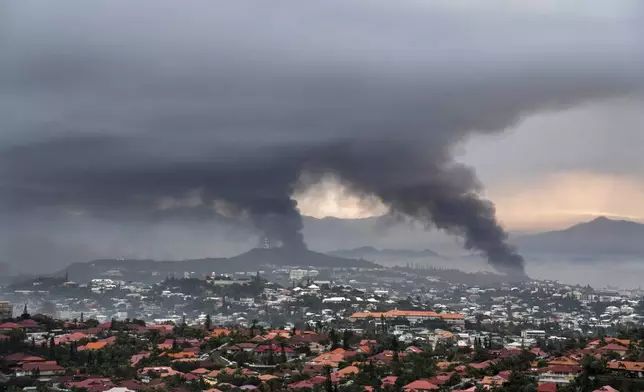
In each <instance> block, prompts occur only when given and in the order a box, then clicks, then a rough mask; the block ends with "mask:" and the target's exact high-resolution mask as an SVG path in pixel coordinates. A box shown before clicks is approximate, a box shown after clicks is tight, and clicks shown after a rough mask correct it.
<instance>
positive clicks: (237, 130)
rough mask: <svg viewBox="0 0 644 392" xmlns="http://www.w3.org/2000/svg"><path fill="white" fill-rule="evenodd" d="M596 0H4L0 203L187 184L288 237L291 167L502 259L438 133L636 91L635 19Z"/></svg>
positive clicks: (102, 205) (161, 193) (506, 256)
mask: <svg viewBox="0 0 644 392" xmlns="http://www.w3.org/2000/svg"><path fill="white" fill-rule="evenodd" d="M504 3H505V4H504ZM528 4H531V5H534V4H538V3H537V2H534V3H533V2H529V3H528ZM571 4H572V2H571ZM586 4H587V9H588V10H592V9H594V8H593V7H595V5H597V6H599V4H600V3H599V2H597V3H593V2H590V3H586ZM612 4H613V5H612V6H611V7H610V8H609V9H607V10H604V11H603V12H597V13H593V12H587V13H586V14H580V13H578V12H570V11H569V9H567V8H566V9H563V8H564V6H563V5H562V6H561V8H562V9H557V8H554V9H545V10H539V9H537V10H535V9H532V8H526V9H524V8H522V7H520V6H516V5H508V4H507V2H503V1H490V2H486V5H487V6H486V7H483V6H481V5H478V6H475V5H472V4H469V3H467V2H464V1H444V2H443V1H437V2H420V1H411V0H410V1H402V2H401V1H397V2H385V1H325V2H318V3H315V4H311V2H307V3H304V2H301V1H282V2H277V3H275V2H271V3H269V2H261V1H235V2H223V1H222V2H220V1H208V2H206V1H188V2H169V1H158V0H157V1H135V2H131V1H109V2H108V1H105V2H102V3H100V4H96V3H94V4H88V3H87V2H83V1H67V0H63V1H57V2H55V3H41V2H30V1H10V2H9V3H8V6H7V7H6V8H7V10H8V12H4V13H3V14H4V15H3V16H0V18H2V19H1V20H0V25H3V26H4V27H2V29H4V31H3V32H2V33H3V34H0V47H2V48H3V53H4V55H3V56H2V58H0V86H2V88H1V89H0V132H1V134H0V143H2V144H0V201H1V205H0V208H2V211H3V212H4V213H6V214H9V213H13V214H16V213H17V214H27V213H29V212H30V211H33V209H34V208H36V207H51V208H61V207H64V208H68V209H78V210H82V211H85V212H86V213H87V214H91V215H92V216H97V217H102V218H104V219H120V220H127V219H134V218H135V217H136V216H141V217H147V216H149V215H151V214H158V203H159V200H160V199H162V198H168V197H174V198H181V197H184V196H185V195H186V194H187V193H188V192H190V191H192V190H194V189H199V190H201V198H202V200H203V202H204V204H206V205H210V204H211V203H212V202H213V201H214V200H225V201H226V202H228V203H229V205H231V206H232V208H233V209H234V210H236V211H237V212H239V211H244V213H245V214H246V215H247V216H249V219H250V220H251V221H252V222H253V223H254V224H255V225H256V226H257V227H258V228H259V229H260V230H261V231H263V232H264V233H265V234H266V235H268V236H269V237H271V239H272V240H274V241H276V242H281V243H284V244H286V245H290V246H303V242H302V239H301V235H300V234H299V233H300V229H301V225H302V223H301V218H300V217H299V213H298V211H297V209H296V206H295V203H294V202H293V201H292V200H291V195H292V194H293V192H294V188H295V187H296V186H297V180H298V178H299V176H300V174H301V172H302V171H303V170H306V171H307V172H309V173H312V174H313V177H309V178H315V174H319V175H322V174H324V173H332V174H334V175H336V176H337V177H338V178H339V179H340V181H343V182H345V183H347V185H348V186H349V187H350V188H351V189H353V190H354V191H355V192H358V193H365V194H374V195H376V196H378V197H379V198H381V199H382V200H383V201H384V202H385V204H387V205H388V206H389V207H390V208H391V210H392V212H393V213H395V214H402V215H405V216H414V217H416V218H419V219H421V220H423V221H424V222H426V224H427V225H428V226H437V227H439V228H441V229H444V230H447V231H448V232H451V233H454V234H457V235H461V236H463V237H465V239H466V246H467V247H468V248H471V249H474V250H477V251H481V252H483V253H484V254H485V255H486V256H487V257H488V259H489V260H490V261H491V263H492V264H493V265H494V266H496V267H497V268H499V269H501V270H504V271H510V270H521V269H522V261H521V259H520V256H518V255H516V254H515V253H514V251H513V250H512V249H511V248H510V247H508V246H507V245H506V244H505V233H504V232H503V230H502V229H501V228H500V227H499V225H498V224H497V222H496V219H495V217H494V208H493V205H491V203H489V202H487V201H485V200H481V199H480V198H479V196H478V191H479V189H480V185H479V184H478V182H477V181H476V178H475V176H474V174H473V173H472V171H471V170H470V169H468V168H467V167H464V166H461V165H458V164H456V163H454V162H453V161H452V159H451V148H452V147H453V146H454V145H455V144H457V143H458V142H460V141H462V140H463V139H465V138H467V136H468V135H470V134H472V133H475V132H482V133H492V132H500V131H502V130H503V129H505V128H507V127H508V126H510V125H512V124H514V123H515V122H517V121H518V120H520V119H521V118H522V117H523V116H525V115H528V114H531V113H534V112H537V111H541V110H550V109H559V108H563V107H566V106H568V105H575V104H577V103H579V102H583V101H585V100H589V99H599V98H604V97H610V96H615V95H623V94H628V93H633V92H637V91H638V90H639V89H640V87H641V84H642V76H641V72H640V70H641V69H642V65H643V61H642V60H643V59H644V57H643V56H642V51H643V47H642V42H641V37H642V36H643V35H640V34H638V33H639V31H637V30H638V29H639V27H638V26H639V23H638V22H640V21H642V19H641V17H640V16H641V15H640V14H638V13H637V12H638V9H637V7H638V5H637V2H628V1H616V2H612ZM568 5H569V4H568ZM603 6H604V7H605V5H603ZM608 11H610V12H608ZM584 12H586V11H584ZM213 215H214V214H213Z"/></svg>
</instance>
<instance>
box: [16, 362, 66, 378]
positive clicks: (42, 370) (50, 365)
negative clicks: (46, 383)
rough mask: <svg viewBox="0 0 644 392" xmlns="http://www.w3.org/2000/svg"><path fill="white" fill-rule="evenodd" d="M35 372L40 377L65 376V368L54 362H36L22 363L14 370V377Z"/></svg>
mask: <svg viewBox="0 0 644 392" xmlns="http://www.w3.org/2000/svg"><path fill="white" fill-rule="evenodd" d="M35 371H37V372H38V373H39V374H40V375H41V376H56V375H61V374H65V368H64V367H62V366H60V365H58V364H57V363H56V361H38V362H27V363H23V364H22V365H21V366H20V367H18V368H16V369H15V370H14V373H15V375H16V377H23V376H28V375H31V374H33V372H35Z"/></svg>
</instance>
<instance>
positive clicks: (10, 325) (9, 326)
mask: <svg viewBox="0 0 644 392" xmlns="http://www.w3.org/2000/svg"><path fill="white" fill-rule="evenodd" d="M13 329H22V325H20V324H16V323H12V322H8V323H2V324H0V331H2V332H7V331H11V330H13Z"/></svg>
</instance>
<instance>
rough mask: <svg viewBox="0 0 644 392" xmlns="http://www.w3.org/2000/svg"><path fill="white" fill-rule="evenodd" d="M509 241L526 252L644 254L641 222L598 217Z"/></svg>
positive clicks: (643, 226)
mask: <svg viewBox="0 0 644 392" xmlns="http://www.w3.org/2000/svg"><path fill="white" fill-rule="evenodd" d="M512 243H513V244H515V245H516V246H517V247H518V248H519V251H521V252H526V253H563V254H577V255H610V254H615V255H617V254H620V255H638V256H644V224H641V223H637V222H633V221H627V220H613V219H609V218H606V217H599V218H596V219H593V220H592V221H589V222H584V223H579V224H576V225H574V226H571V227H569V228H567V229H564V230H557V231H548V232H544V233H538V234H534V235H527V236H522V237H518V238H515V239H514V240H513V241H512Z"/></svg>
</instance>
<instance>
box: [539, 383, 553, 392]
mask: <svg viewBox="0 0 644 392" xmlns="http://www.w3.org/2000/svg"><path fill="white" fill-rule="evenodd" d="M557 385H558V384H557V383H556V382H542V383H540V384H539V385H538V386H537V392H557Z"/></svg>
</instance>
